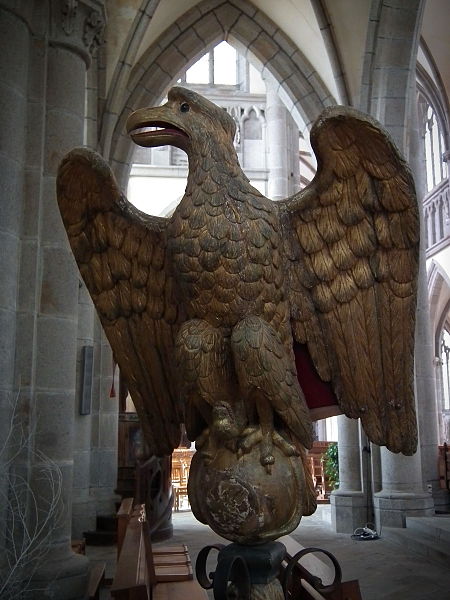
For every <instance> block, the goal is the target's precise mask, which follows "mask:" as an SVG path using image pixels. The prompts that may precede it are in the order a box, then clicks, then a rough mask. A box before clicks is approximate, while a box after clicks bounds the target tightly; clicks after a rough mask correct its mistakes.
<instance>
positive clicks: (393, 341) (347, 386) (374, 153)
mask: <svg viewBox="0 0 450 600" xmlns="http://www.w3.org/2000/svg"><path fill="white" fill-rule="evenodd" d="M311 143H312V146H313V148H314V151H315V153H316V155H317V159H318V171H317V175H316V177H315V178H314V180H313V181H312V182H311V184H310V185H309V186H308V187H307V188H306V189H305V190H304V191H303V192H300V193H299V194H297V195H296V196H293V197H292V198H289V199H287V200H285V201H283V202H281V203H280V208H281V209H282V211H281V212H282V218H283V220H284V222H285V226H286V228H287V230H288V231H290V235H288V236H286V237H287V238H289V240H288V244H289V248H288V249H287V251H288V252H289V260H288V264H289V267H288V268H289V275H290V288H291V289H290V300H291V305H292V322H293V333H294V337H295V339H296V340H297V342H300V343H302V344H306V345H307V348H308V350H309V353H310V355H311V358H312V361H313V363H314V366H315V368H316V370H317V373H318V374H319V376H320V377H321V378H322V380H324V381H329V382H331V385H332V387H333V389H334V392H335V394H336V397H337V399H338V402H339V406H340V408H341V409H342V411H343V412H344V413H345V414H346V415H347V416H349V417H353V418H358V417H361V420H362V424H363V426H364V429H365V431H366V434H367V435H368V437H369V438H370V439H371V440H372V441H373V442H375V443H377V444H380V445H386V446H387V447H388V448H389V449H390V450H392V451H393V452H403V453H405V454H412V453H414V451H415V448H416V445H417V434H416V419H415V411H414V392H413V381H414V380H413V362H414V321H415V309H416V277H417V271H418V246H419V213H418V206H417V201H416V197H415V192H414V184H413V180H412V177H411V174H410V172H409V169H408V167H407V165H406V163H405V162H404V161H403V160H402V158H401V157H400V155H399V153H398V150H397V149H396V148H395V146H394V145H393V143H392V141H391V140H390V138H389V136H388V135H387V133H386V132H384V131H383V130H382V129H381V126H380V125H379V124H378V123H377V122H376V121H374V120H373V119H371V118H369V117H367V116H364V115H362V114H361V113H359V112H357V111H355V110H353V109H349V108H344V107H333V108H331V109H327V110H326V111H325V112H324V113H323V114H322V115H321V117H320V119H319V120H318V122H317V123H316V125H315V126H314V128H313V130H312V132H311Z"/></svg>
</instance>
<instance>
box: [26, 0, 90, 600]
mask: <svg viewBox="0 0 450 600" xmlns="http://www.w3.org/2000/svg"><path fill="white" fill-rule="evenodd" d="M96 4H97V5H98V3H96V2H95V1H93V0H89V1H87V0H86V2H83V1H81V2H77V3H66V2H59V1H57V0H52V2H50V3H48V4H45V5H43V4H42V3H40V2H37V3H36V12H37V13H38V12H39V16H40V17H41V18H42V20H43V21H44V20H46V22H47V27H48V29H47V31H45V32H43V35H42V38H41V39H39V42H40V46H41V47H44V48H45V53H46V56H45V64H44V68H43V72H42V75H43V77H42V80H41V82H40V83H41V84H42V86H43V94H44V95H45V112H44V114H45V118H44V120H43V123H42V124H43V129H42V132H41V135H40V136H37V139H38V140H39V142H40V143H43V145H42V146H39V148H41V149H42V171H41V172H42V176H41V180H40V189H41V204H40V207H39V212H38V215H39V216H38V219H37V223H38V225H37V255H36V259H37V263H36V267H37V269H36V271H37V274H38V275H37V282H38V286H37V289H36V298H35V299H36V314H35V323H34V329H33V336H34V343H33V348H32V351H33V354H34V357H33V374H34V390H33V391H34V399H35V414H36V434H35V448H36V453H35V455H34V460H33V463H32V465H31V477H30V485H31V487H32V489H33V492H34V497H35V498H36V499H37V502H38V506H37V509H38V511H41V514H43V515H45V514H46V513H47V511H48V507H49V503H51V502H53V503H54V515H55V519H53V520H51V521H48V522H43V524H42V527H43V535H42V539H43V540H44V542H43V543H44V544H45V546H46V554H45V561H43V562H42V564H40V565H38V568H37V569H36V571H35V572H34V574H33V580H32V585H33V588H34V589H35V590H36V591H35V592H34V594H33V598H35V600H39V599H40V598H48V597H49V596H53V597H56V598H58V599H59V600H79V599H81V598H84V597H85V593H86V585H87V570H88V561H87V559H86V558H85V557H82V556H80V555H75V554H73V553H72V551H71V546H70V540H71V509H72V482H73V452H74V402H75V388H76V361H77V317H78V310H77V304H78V271H77V268H76V265H75V262H74V259H73V256H72V253H71V251H70V248H69V246H68V241H67V237H66V234H65V231H64V228H63V226H62V222H61V218H60V215H59V211H58V207H57V203H56V189H55V181H56V172H57V168H58V165H59V162H60V160H61V158H62V157H63V155H64V154H65V153H66V152H67V151H68V150H69V149H71V148H72V147H73V146H75V145H80V144H82V143H83V131H84V108H85V87H86V66H87V65H88V64H89V46H90V45H91V43H92V42H93V39H94V38H93V37H92V35H91V34H92V31H91V26H92V27H93V29H94V31H97V29H96V25H95V24H96V23H97V24H98V20H97V21H96V17H97V16H101V15H100V12H99V11H95V10H94V7H95V5H96ZM50 5H51V6H50ZM49 9H50V10H49ZM46 10H48V13H46ZM47 44H48V45H47ZM33 124H34V123H33V119H32V118H31V119H30V125H31V126H32V125H33ZM49 461H50V462H49ZM48 464H51V465H52V469H54V472H55V475H56V473H58V474H59V475H60V478H61V479H60V482H61V486H60V488H59V489H58V487H56V488H55V489H54V490H51V489H50V488H49V485H48V482H47V481H46V480H45V479H43V477H42V473H43V472H44V469H45V468H46V465H48ZM55 492H58V493H55Z"/></svg>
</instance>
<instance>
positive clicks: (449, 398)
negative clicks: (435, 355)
mask: <svg viewBox="0 0 450 600" xmlns="http://www.w3.org/2000/svg"><path fill="white" fill-rule="evenodd" d="M441 365H442V367H441V368H442V396H443V398H442V400H443V402H442V404H443V406H442V408H443V409H444V410H450V333H449V332H448V331H447V329H444V331H443V332H442V338H441Z"/></svg>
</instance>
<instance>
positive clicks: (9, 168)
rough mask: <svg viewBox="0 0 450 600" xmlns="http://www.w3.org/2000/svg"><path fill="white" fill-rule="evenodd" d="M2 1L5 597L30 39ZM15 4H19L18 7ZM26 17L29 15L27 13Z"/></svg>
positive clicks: (0, 513) (19, 14)
mask: <svg viewBox="0 0 450 600" xmlns="http://www.w3.org/2000/svg"><path fill="white" fill-rule="evenodd" d="M13 4H14V3H12V2H4V1H3V0H2V1H1V2H0V90H1V91H0V130H1V135H0V198H1V211H2V217H1V219H0V256H1V264H2V268H1V269H0V330H1V336H0V497H1V499H2V501H1V503H0V596H2V594H5V596H6V594H7V592H8V589H9V588H8V582H7V577H8V575H9V574H10V573H11V569H10V568H9V566H8V562H7V554H6V550H7V544H8V541H7V539H5V538H6V529H7V524H8V523H11V514H10V512H11V511H10V510H9V509H8V502H7V501H6V500H7V499H8V498H10V495H9V494H10V490H9V474H10V468H11V464H10V456H11V444H14V443H15V442H16V439H17V433H18V432H20V428H18V431H14V429H13V427H14V409H13V406H14V403H15V401H16V399H17V397H18V388H19V380H20V374H19V375H17V376H15V347H16V336H17V332H16V310H17V306H18V296H19V290H18V284H19V281H18V272H19V266H20V255H21V240H20V235H21V220H22V210H23V177H24V167H25V165H24V161H25V138H26V115H27V87H28V72H29V56H30V47H31V46H32V40H31V36H30V32H29V28H28V20H29V18H30V15H29V12H30V11H29V10H27V8H26V7H25V5H24V4H23V3H22V4H21V6H20V7H19V8H17V7H14V6H13ZM16 4H17V3H16ZM27 13H28V14H27Z"/></svg>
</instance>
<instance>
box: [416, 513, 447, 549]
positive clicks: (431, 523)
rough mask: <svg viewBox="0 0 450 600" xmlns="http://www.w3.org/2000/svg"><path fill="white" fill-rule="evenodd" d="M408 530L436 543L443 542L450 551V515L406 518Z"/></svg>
mask: <svg viewBox="0 0 450 600" xmlns="http://www.w3.org/2000/svg"><path fill="white" fill-rule="evenodd" d="M406 528H407V529H411V530H412V531H418V532H420V533H421V534H422V535H425V536H427V537H429V538H431V539H432V540H434V541H436V542H442V543H443V544H446V545H448V547H449V550H450V515H435V516H434V517H406Z"/></svg>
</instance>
